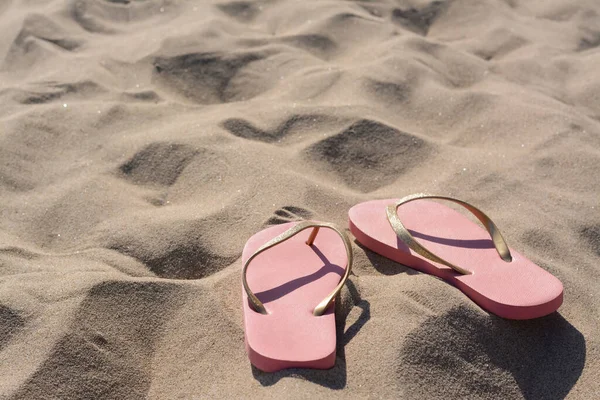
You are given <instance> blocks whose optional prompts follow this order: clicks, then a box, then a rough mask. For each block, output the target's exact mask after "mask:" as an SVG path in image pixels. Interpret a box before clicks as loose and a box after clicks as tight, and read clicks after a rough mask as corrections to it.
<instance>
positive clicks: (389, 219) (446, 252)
mask: <svg viewBox="0 0 600 400" xmlns="http://www.w3.org/2000/svg"><path fill="white" fill-rule="evenodd" d="M427 199H437V200H446V201H450V202H453V203H456V204H459V205H461V206H463V207H465V208H466V209H467V210H469V211H470V212H471V213H472V214H473V215H475V217H477V219H478V220H479V221H481V223H482V224H483V226H484V227H485V229H482V228H481V227H480V226H479V225H477V224H475V223H473V222H471V221H470V220H469V218H467V217H466V216H464V215H463V214H461V213H459V212H457V211H455V210H453V209H452V208H450V207H447V206H445V205H443V204H440V203H438V202H436V201H431V200H427ZM348 215H349V220H350V221H349V222H350V231H351V232H352V234H353V235H354V236H355V237H356V239H357V240H358V241H359V242H360V243H361V244H362V245H364V246H365V247H367V248H369V249H370V250H372V251H374V252H376V253H379V254H381V255H383V256H385V257H387V258H390V259H392V260H394V261H396V262H398V263H400V264H403V265H406V266H408V267H411V268H414V269H416V270H419V271H422V272H425V273H428V274H431V275H435V276H437V277H439V278H441V279H443V280H445V281H447V282H449V283H450V284H452V285H454V286H456V287H457V288H458V289H460V290H461V291H462V292H464V293H465V294H466V295H467V296H469V297H470V298H471V299H472V300H473V301H474V302H475V303H477V304H478V305H479V306H480V307H482V308H483V309H485V310H487V311H489V312H491V313H494V314H496V315H498V316H500V317H503V318H509V319H531V318H537V317H542V316H544V315H547V314H550V313H551V312H553V311H556V310H557V309H558V307H560V305H561V304H562V301H563V286H562V283H561V282H560V281H559V280H558V279H557V278H555V277H554V276H553V275H552V274H550V273H548V272H547V271H545V270H544V269H542V268H540V267H539V266H537V265H536V264H534V263H533V262H531V261H530V260H528V259H527V258H525V257H524V256H523V255H521V254H520V253H517V252H516V251H515V250H512V249H509V247H508V245H507V244H506V242H505V240H504V238H503V237H502V235H501V234H500V231H499V230H498V228H497V227H496V225H495V224H494V223H493V222H492V221H491V220H490V219H489V218H488V217H487V216H486V215H485V214H484V213H483V212H481V211H480V210H479V209H477V208H475V207H473V206H472V205H470V204H468V203H465V202H463V201H461V200H457V199H453V198H449V197H443V196H429V195H424V194H415V195H410V196H407V197H404V198H402V199H388V200H373V201H367V202H364V203H360V204H357V205H355V206H354V207H352V208H351V209H350V211H349V212H348ZM490 238H491V239H490Z"/></svg>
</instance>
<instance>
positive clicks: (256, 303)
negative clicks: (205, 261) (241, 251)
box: [242, 221, 352, 316]
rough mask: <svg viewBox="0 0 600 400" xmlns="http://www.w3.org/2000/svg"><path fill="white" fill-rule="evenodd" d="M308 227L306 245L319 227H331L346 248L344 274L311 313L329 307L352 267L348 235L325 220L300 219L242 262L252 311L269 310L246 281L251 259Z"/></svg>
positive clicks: (320, 312)
mask: <svg viewBox="0 0 600 400" xmlns="http://www.w3.org/2000/svg"><path fill="white" fill-rule="evenodd" d="M309 228H313V230H312V232H311V234H310V236H309V237H308V240H307V241H306V244H307V245H308V246H311V245H312V244H313V242H314V240H315V238H316V237H317V234H318V233H319V230H320V228H327V229H331V230H333V231H334V232H336V233H337V234H338V235H339V236H340V237H341V238H342V241H343V242H344V247H345V248H346V256H347V260H348V264H347V266H346V269H345V272H344V276H343V277H342V279H341V280H340V282H339V283H338V285H337V286H336V287H335V288H334V289H333V291H332V292H331V293H329V294H328V295H327V296H326V297H325V298H324V299H323V300H322V301H321V302H320V303H319V304H318V305H317V306H316V307H315V309H314V310H313V315H315V316H320V315H323V314H324V313H325V311H327V308H329V306H330V304H331V303H332V302H333V300H334V299H335V297H336V296H337V294H338V293H339V292H340V291H341V290H342V288H343V287H344V283H345V282H346V280H347V279H348V276H349V275H350V271H351V269H352V245H351V244H350V240H349V239H348V236H347V235H346V234H345V233H344V232H343V231H342V230H341V229H340V228H338V227H337V226H336V225H334V224H330V223H326V222H314V221H302V222H299V223H298V224H296V225H294V226H292V227H291V228H290V229H288V230H286V231H285V232H283V233H281V234H280V235H278V236H276V237H274V238H273V239H271V240H269V241H268V242H267V243H265V244H263V245H262V246H260V247H259V248H258V249H257V250H256V251H255V252H254V253H253V254H252V255H251V256H250V257H248V260H246V262H245V263H244V267H243V269H242V284H243V286H244V290H245V291H246V294H247V295H248V300H249V302H250V305H251V307H252V308H253V309H254V311H256V312H258V313H260V314H269V312H268V311H267V309H266V308H265V306H264V304H263V303H262V302H261V301H260V300H259V299H258V297H256V295H255V294H254V293H253V292H252V290H250V287H249V286H248V281H247V279H246V273H247V271H248V266H249V265H250V263H251V262H252V260H253V259H254V258H256V256H258V255H259V254H260V253H262V252H264V251H266V250H268V249H270V248H271V247H274V246H276V245H278V244H280V243H283V242H285V241H286V240H289V239H291V238H292V237H294V236H296V235H297V234H299V233H300V232H302V231H304V230H306V229H309Z"/></svg>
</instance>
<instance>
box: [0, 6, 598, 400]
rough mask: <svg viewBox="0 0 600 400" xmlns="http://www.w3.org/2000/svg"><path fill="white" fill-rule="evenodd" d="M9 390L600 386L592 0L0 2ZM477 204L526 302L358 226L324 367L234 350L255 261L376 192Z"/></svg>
mask: <svg viewBox="0 0 600 400" xmlns="http://www.w3.org/2000/svg"><path fill="white" fill-rule="evenodd" d="M0 27H1V28H0V29H1V32H2V35H1V36H0V204H1V206H0V397H1V398H10V399H24V398H30V399H45V398H52V399H55V398H61V399H66V398H111V399H138V398H146V397H147V398H152V399H173V398H180V399H191V398H251V397H256V398H274V399H280V398H288V397H289V398H325V397H326V398H368V397H371V398H383V399H395V398H406V399H423V398H427V399H438V398H439V399H448V398H470V399H497V398H503V399H512V398H515V399H519V398H525V399H559V398H564V397H565V396H566V397H567V398H571V399H587V398H596V397H597V396H598V393H600V379H598V378H599V377H600V336H598V332H599V331H600V284H599V282H600V268H599V262H600V202H599V197H600V196H599V194H600V178H599V175H600V69H599V67H598V66H599V65H600V50H599V46H600V3H598V2H597V1H594V0H589V1H585V0H552V1H546V0H538V1H518V0H505V1H501V0H494V1H492V0H485V1H480V0H454V1H433V2H426V1H416V0H415V1H409V0H398V1H383V0H381V1H377V0H375V1H362V2H351V1H337V0H336V1H312V2H298V1H291V0H290V1H262V2H246V1H233V2H214V3H213V2H204V1H191V0H190V1H184V0H145V1H144V0H2V1H0ZM415 192H429V193H436V194H441V195H450V196H456V197H459V198H461V199H464V200H466V201H469V202H471V203H473V204H476V205H478V206H479V207H480V208H482V209H483V210H485V211H486V212H487V213H488V214H489V215H490V216H491V217H492V218H493V219H494V220H495V222H496V223H497V225H498V226H499V227H500V229H502V231H503V233H504V235H505V237H506V238H507V241H508V242H509V244H510V245H511V246H512V247H513V248H515V249H517V250H518V251H520V252H522V253H524V254H525V255H527V256H528V257H529V258H530V259H532V260H533V261H535V262H536V263H538V264H539V265H540V266H542V267H543V268H545V269H546V270H548V271H550V272H551V273H552V274H554V275H555V276H557V277H558V278H559V279H560V280H561V281H562V282H563V283H564V287H565V301H564V304H563V306H562V307H561V308H560V310H559V311H558V312H557V313H554V314H552V315H549V316H547V317H544V318H541V319H538V320H533V321H520V322H518V321H508V320H502V319H500V318H497V317H495V316H493V315H489V314H488V313H486V312H485V311H483V310H481V309H480V308H479V307H477V306H476V305H474V304H473V303H472V302H471V301H469V300H468V299H467V298H466V297H465V296H464V295H463V294H462V293H461V292H460V291H458V290H456V289H454V288H452V287H451V286H449V285H447V284H445V283H444V282H442V281H439V280H436V279H434V278H432V277H430V276H427V275H424V274H421V273H417V272H415V271H413V270H411V269H409V268H406V267H403V266H401V265H398V264H395V263H393V262H391V261H388V260H386V259H384V258H382V257H380V256H377V255H375V254H373V253H371V252H370V251H368V250H365V249H364V248H362V247H361V246H359V245H357V244H356V243H354V253H355V258H356V261H355V265H354V274H353V275H352V276H351V278H350V282H349V283H348V285H347V287H346V288H345V289H344V291H343V293H342V295H341V298H340V299H338V301H337V311H336V312H337V322H338V357H337V362H336V366H335V368H333V369H332V370H328V371H314V370H288V371H281V372H278V373H273V374H267V373H262V372H260V371H258V370H256V369H254V368H252V367H251V365H250V363H249V361H248V359H247V357H246V354H245V350H244V339H243V337H244V332H243V324H242V311H241V285H240V271H241V263H240V256H241V251H242V248H243V246H244V243H245V241H246V239H247V238H248V237H250V236H251V235H252V234H254V233H255V232H257V231H258V230H260V229H263V228H264V227H266V226H269V225H271V224H277V223H281V222H285V221H290V220H297V219H317V220H322V221H330V222H334V223H337V224H339V225H342V226H347V210H348V209H349V208H350V207H351V206H352V205H354V204H356V203H358V202H360V201H365V200H369V199H374V198H391V197H401V196H404V195H406V194H409V193H415Z"/></svg>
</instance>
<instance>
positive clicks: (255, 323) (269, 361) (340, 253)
mask: <svg viewBox="0 0 600 400" xmlns="http://www.w3.org/2000/svg"><path fill="white" fill-rule="evenodd" d="M309 228H313V229H312V231H311V232H308V231H307V230H308V229H309ZM320 228H327V229H322V230H320ZM340 238H341V239H340ZM242 262H243V265H244V267H243V271H242V287H243V290H242V300H243V301H242V303H243V309H244V329H245V333H246V335H245V336H246V351H247V352H248V357H249V358H250V362H251V363H252V364H253V365H254V366H255V367H257V368H258V369H260V370H262V371H266V372H273V371H278V370H280V369H284V368H293V367H297V368H316V369H327V368H331V367H333V365H334V364H335V354H336V330H335V315H334V308H335V307H334V304H333V303H334V299H335V297H336V295H337V294H338V293H339V292H340V290H341V289H342V287H343V286H344V283H345V282H346V279H348V276H349V275H350V270H351V268H352V246H351V244H350V240H349V239H348V237H347V236H346V235H345V234H344V232H343V231H341V230H340V229H339V228H337V227H336V226H335V225H333V224H329V223H324V222H314V221H304V222H290V223H287V224H282V225H276V226H272V227H270V228H267V229H265V230H263V231H261V232H258V233H257V234H255V235H254V236H252V237H251V238H250V239H249V240H248V242H247V243H246V246H245V247H244V251H243V253H242ZM344 266H345V267H344Z"/></svg>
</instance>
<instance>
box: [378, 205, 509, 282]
mask: <svg viewBox="0 0 600 400" xmlns="http://www.w3.org/2000/svg"><path fill="white" fill-rule="evenodd" d="M420 199H437V200H447V201H451V202H453V203H456V204H458V205H461V206H463V207H464V208H466V209H467V210H469V211H470V212H471V213H472V214H473V215H474V216H475V217H477V219H478V220H479V221H480V222H481V223H482V224H483V226H484V227H485V229H486V230H487V232H488V233H489V234H490V237H491V239H492V242H493V243H494V247H495V248H496V251H497V252H498V255H499V256H500V258H501V259H502V260H504V261H505V262H511V261H512V256H511V254H510V250H509V248H508V245H507V244H506V241H505V240H504V237H502V234H501V233H500V230H499V229H498V227H497V226H496V224H494V222H492V220H491V219H490V218H489V217H488V216H487V215H485V213H483V211H481V210H479V209H478V208H476V207H474V206H472V205H471V204H469V203H466V202H464V201H462V200H457V199H454V198H452V197H445V196H432V195H426V194H413V195H410V196H406V197H404V198H402V199H400V200H398V201H397V202H396V203H394V204H390V205H389V206H387V207H386V214H387V218H388V222H389V223H390V225H391V227H392V229H393V230H394V232H396V235H398V237H399V238H400V239H401V240H402V241H403V242H404V243H405V244H406V245H407V246H408V247H409V248H410V249H411V250H413V251H414V252H416V253H417V254H419V255H421V256H423V257H425V258H427V259H429V260H431V261H434V262H437V263H440V264H443V265H445V266H447V267H450V268H452V269H453V270H455V271H456V272H458V273H460V274H463V275H470V274H472V272H471V271H469V270H466V269H464V268H462V267H459V266H458V265H455V264H453V263H451V262H449V261H446V260H444V259H443V258H441V257H438V256H437V255H435V254H433V253H432V252H431V251H429V250H427V249H426V248H425V247H424V246H423V245H421V244H420V243H419V242H417V240H416V239H415V238H414V237H413V236H412V235H411V234H410V232H409V231H408V230H407V229H406V227H405V226H404V225H403V224H402V221H400V217H398V212H397V210H398V207H400V206H401V205H403V204H406V203H409V202H411V201H415V200H420Z"/></svg>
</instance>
